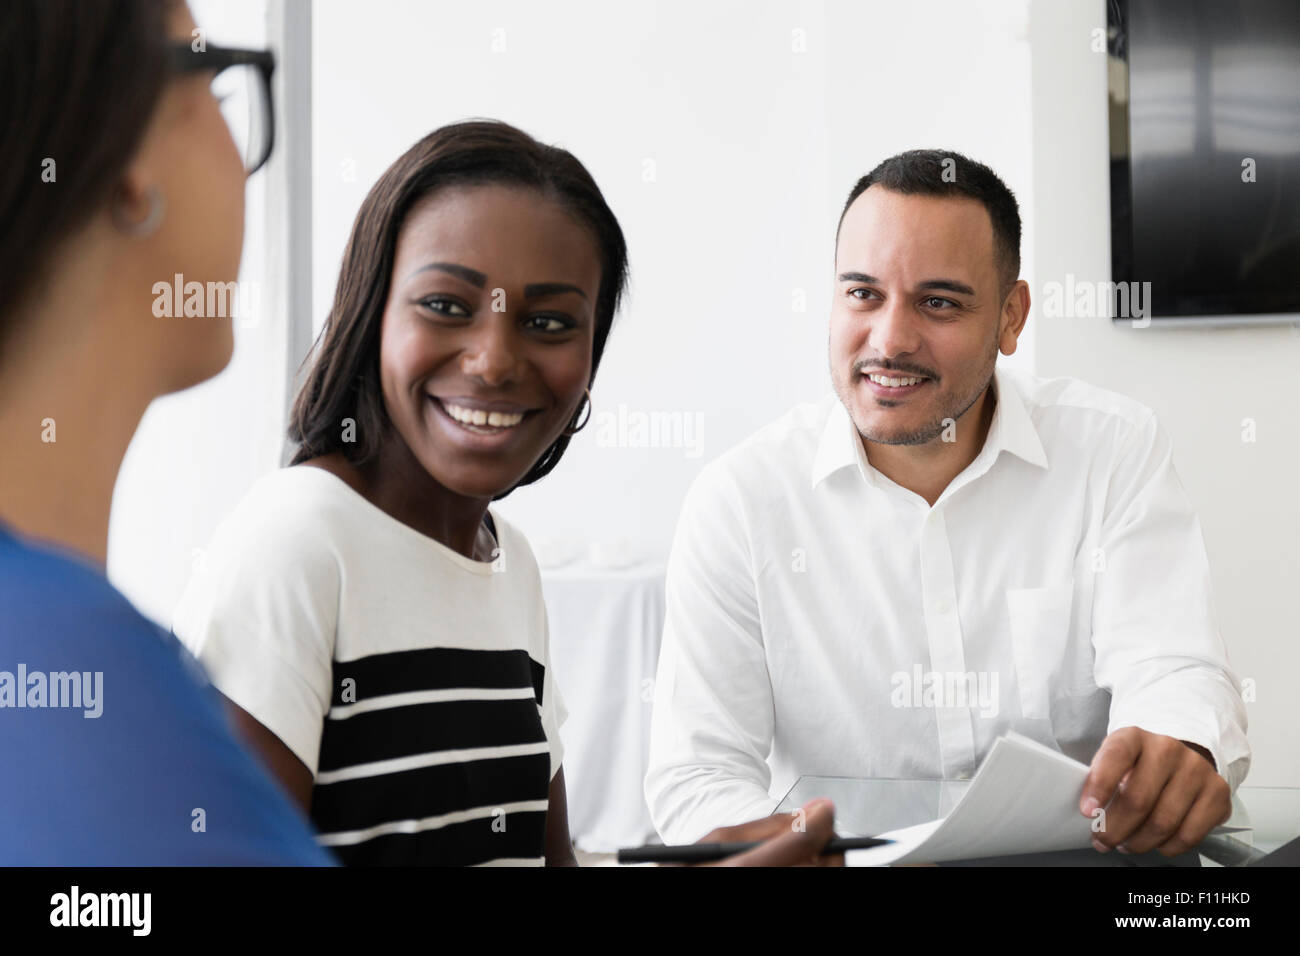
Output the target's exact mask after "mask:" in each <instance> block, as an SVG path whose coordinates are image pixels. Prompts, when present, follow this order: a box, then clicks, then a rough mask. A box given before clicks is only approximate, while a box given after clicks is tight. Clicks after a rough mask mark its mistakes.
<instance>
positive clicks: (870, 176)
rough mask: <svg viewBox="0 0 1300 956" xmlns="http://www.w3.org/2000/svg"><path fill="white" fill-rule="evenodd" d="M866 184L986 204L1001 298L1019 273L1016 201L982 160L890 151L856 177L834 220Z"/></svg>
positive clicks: (952, 154) (936, 152) (938, 153)
mask: <svg viewBox="0 0 1300 956" xmlns="http://www.w3.org/2000/svg"><path fill="white" fill-rule="evenodd" d="M870 186H881V187H882V188H884V189H888V190H889V191H890V192H896V193H902V194H903V195H905V196H957V197H965V198H968V199H976V200H978V201H979V202H980V203H982V204H983V206H984V208H985V209H986V210H988V214H989V219H990V220H991V221H992V223H993V254H994V257H995V259H996V265H997V269H998V275H999V277H1000V278H1001V280H1002V286H1001V289H1000V290H999V292H1000V294H1001V296H1002V297H1003V298H1005V297H1006V294H1007V293H1008V292H1010V291H1011V287H1012V286H1013V285H1015V282H1016V279H1018V278H1019V277H1020V204H1019V203H1017V202H1016V197H1015V194H1014V193H1012V192H1011V190H1010V189H1008V188H1007V184H1006V183H1004V182H1003V181H1002V180H1001V179H999V178H998V174H997V173H995V172H993V170H991V169H989V168H988V167H987V166H985V165H984V164H983V163H978V162H976V161H975V160H973V159H970V158H969V157H966V156H963V155H962V154H961V153H958V152H955V151H953V150H951V149H909V150H908V151H907V152H905V153H899V154H898V155H897V156H890V157H889V158H888V159H886V160H885V161H884V162H882V163H880V164H879V165H878V166H877V167H876V168H875V169H873V170H872V171H871V172H869V173H867V174H866V175H865V176H863V177H862V178H861V179H859V180H858V181H857V182H856V183H855V184H854V185H853V189H852V191H851V192H850V193H849V198H848V199H847V200H845V202H844V208H843V209H842V210H841V211H840V221H839V224H838V225H836V227H835V238H836V241H838V240H839V236H840V226H841V225H843V223H844V216H845V215H846V214H847V213H848V211H849V207H850V206H852V205H853V201H854V200H855V199H857V198H858V197H859V196H861V195H862V194H863V193H864V192H866V191H867V188H868V187H870Z"/></svg>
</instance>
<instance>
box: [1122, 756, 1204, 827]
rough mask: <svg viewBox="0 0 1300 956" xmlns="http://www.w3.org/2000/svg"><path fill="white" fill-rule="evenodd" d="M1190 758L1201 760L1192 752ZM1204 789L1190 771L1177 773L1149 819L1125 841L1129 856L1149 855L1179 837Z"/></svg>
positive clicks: (1163, 792) (1148, 815)
mask: <svg viewBox="0 0 1300 956" xmlns="http://www.w3.org/2000/svg"><path fill="white" fill-rule="evenodd" d="M1187 755H1188V756H1189V757H1193V758H1195V759H1196V760H1198V761H1201V758H1200V757H1198V756H1197V755H1196V754H1194V753H1192V752H1191V751H1190V750H1189V751H1188V752H1187ZM1201 762H1202V763H1204V761H1201ZM1201 786H1202V783H1201V780H1200V779H1199V777H1198V776H1197V775H1196V774H1195V773H1193V772H1191V771H1189V770H1182V771H1179V772H1178V773H1176V774H1174V776H1173V777H1171V778H1170V780H1169V782H1168V783H1167V784H1165V788H1164V789H1163V790H1162V791H1160V797H1159V799H1157V800H1156V803H1155V806H1153V807H1152V808H1151V812H1150V813H1148V814H1147V818H1146V819H1145V820H1143V821H1142V822H1141V823H1140V824H1139V825H1138V827H1137V829H1136V830H1134V831H1133V832H1132V833H1131V834H1130V835H1129V836H1128V838H1127V839H1125V840H1124V842H1123V848H1124V849H1125V850H1126V851H1128V852H1129V853H1146V852H1148V851H1150V850H1154V849H1155V848H1156V847H1158V846H1160V845H1161V844H1162V843H1164V842H1165V841H1166V840H1168V839H1169V838H1170V837H1173V836H1175V835H1176V834H1177V833H1178V831H1179V828H1180V827H1182V826H1183V821H1184V820H1185V819H1186V817H1187V811H1189V810H1190V809H1191V808H1192V805H1193V804H1194V803H1196V799H1197V797H1199V796H1200V793H1201Z"/></svg>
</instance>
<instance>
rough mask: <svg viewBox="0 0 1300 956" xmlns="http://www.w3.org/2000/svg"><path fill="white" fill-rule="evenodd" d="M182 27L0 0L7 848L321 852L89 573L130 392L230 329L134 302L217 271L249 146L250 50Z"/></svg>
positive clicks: (217, 346) (98, 577)
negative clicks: (159, 286) (223, 97)
mask: <svg viewBox="0 0 1300 956" xmlns="http://www.w3.org/2000/svg"><path fill="white" fill-rule="evenodd" d="M194 30H195V25H194V22H193V20H192V19H191V17H190V14H189V11H188V9H187V8H186V7H185V5H184V4H183V3H180V2H166V0H95V2H84V0H83V2H76V0H16V2H13V3H8V4H6V5H5V9H4V14H3V16H2V17H0V77H3V82H2V83H0V86H2V87H3V89H4V90H5V96H4V99H3V105H2V106H0V111H2V112H0V156H2V157H3V163H4V175H3V176H0V222H3V224H4V227H3V229H2V230H0V447H2V448H3V452H2V453H0V767H3V768H4V770H3V772H2V773H0V778H2V782H0V863H3V864H29V865H78V866H86V865H148V864H208V865H216V864H327V863H329V862H331V860H330V858H329V856H328V855H327V854H326V853H324V852H323V851H322V850H321V849H320V848H319V847H318V846H317V844H316V843H315V842H314V840H313V838H312V832H311V829H310V828H309V826H308V825H307V823H306V821H305V820H304V819H303V817H302V815H301V814H300V813H299V812H298V811H297V810H296V809H295V808H294V807H293V806H292V804H291V803H290V802H289V801H288V800H287V799H286V798H285V797H284V795H283V793H282V791H281V790H280V789H279V788H278V787H277V786H276V784H275V783H274V782H273V781H272V780H271V779H270V778H269V777H268V776H267V775H266V773H265V772H264V771H263V770H262V769H261V767H260V766H259V765H258V764H257V763H256V762H255V761H254V760H253V759H252V758H250V757H249V756H248V755H247V754H246V753H245V752H244V751H243V750H242V749H241V747H240V746H239V745H238V743H237V742H236V740H235V739H234V737H233V736H232V735H231V733H230V732H229V730H228V729H227V726H226V724H225V721H224V715H223V713H222V710H221V705H220V703H219V699H218V697H217V695H216V694H215V693H214V692H213V691H212V690H211V688H209V687H205V686H203V684H202V683H201V680H202V674H201V673H200V672H199V669H198V668H197V666H196V665H195V664H194V662H193V660H192V659H190V658H189V657H188V655H187V654H186V652H185V651H184V649H183V648H181V647H180V645H179V644H178V643H177V642H176V640H175V639H174V638H173V637H171V635H169V634H168V633H166V632H165V631H163V630H161V629H160V628H159V627H157V626H156V625H155V624H153V623H151V622H150V621H148V620H147V619H145V618H144V617H143V616H141V615H140V614H139V613H138V612H137V611H136V610H135V609H134V608H133V607H132V606H131V604H130V603H129V602H128V601H127V600H126V598H124V597H123V596H122V595H121V594H120V593H119V592H118V591H117V590H115V589H114V588H113V587H112V585H110V584H109V582H108V580H107V579H106V577H105V575H104V564H105V557H106V551H107V536H108V521H109V504H110V501H111V498H112V493H113V486H114V483H115V481H116V478H117V473H118V469H119V467H120V464H121V461H122V458H123V455H124V454H125V452H126V449H127V445H128V444H129V442H130V440H131V436H132V434H133V433H134V432H135V429H136V427H137V425H138V424H139V421H140V418H141V416H142V415H143V413H144V410H145V408H146V407H147V406H148V405H149V403H150V402H151V401H152V400H153V399H154V398H155V397H157V396H159V395H164V394H167V393H169V392H174V391H177V390H178V389H183V388H187V387H189V386H191V385H194V384H196V383H198V382H201V381H203V380H204V379H207V378H209V377H211V376H213V375H215V374H216V373H217V372H219V371H221V369H222V368H224V367H225V365H226V364H227V362H228V361H229V360H230V357H231V349H232V346H233V335H232V329H231V320H230V318H229V317H216V316H214V317H202V318H200V317H186V318H184V319H172V318H159V317H156V316H155V313H154V310H153V305H154V300H155V294H154V291H153V290H154V285H155V283H156V282H159V281H166V282H170V281H171V279H172V277H173V276H175V275H177V274H181V275H183V276H184V277H185V279H186V280H187V281H197V282H201V283H208V282H219V283H228V282H232V281H233V280H234V279H235V278H236V276H237V274H238V270H239V259H240V249H241V245H242V241H243V208H244V207H243V201H244V181H245V177H246V175H247V173H248V172H249V170H251V169H255V168H256V167H257V166H258V165H260V164H261V163H262V162H263V161H264V160H265V159H266V154H267V152H268V151H269V148H270V142H271V135H270V124H269V120H270V112H269V103H270V100H269V96H268V95H267V78H268V77H269V73H270V69H271V63H272V60H271V57H270V54H268V53H254V52H241V51H233V50H219V49H208V50H206V51H203V50H198V49H195V48H194V47H195V41H194V32H193V31H194ZM199 46H201V44H199ZM214 84H215V85H216V86H217V87H221V86H223V85H224V86H226V87H229V88H230V89H231V90H232V91H233V92H234V93H235V94H236V96H235V97H233V98H228V99H227V101H226V102H225V103H223V104H219V103H218V100H217V98H216V97H215V96H214V93H213V87H214ZM241 92H242V93H243V94H245V99H244V101H242V103H241V101H240V99H239V95H238V94H240V93H241ZM223 105H224V106H225V107H226V109H227V110H228V111H229V113H230V115H231V117H232V118H234V119H235V121H236V124H237V126H238V129H239V131H242V133H243V140H242V142H239V143H237V142H236V141H235V140H234V139H232V130H231V127H230V126H229V125H228V123H227V121H226V120H224V119H223V114H222V106H223ZM259 124H260V125H259Z"/></svg>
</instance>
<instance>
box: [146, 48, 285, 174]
mask: <svg viewBox="0 0 1300 956" xmlns="http://www.w3.org/2000/svg"><path fill="white" fill-rule="evenodd" d="M167 53H168V59H169V61H170V64H171V69H172V72H173V73H176V74H180V75H184V74H187V73H200V72H202V71H204V70H212V71H213V77H214V78H215V77H216V75H217V74H218V73H220V72H221V71H222V70H225V69H228V68H229V67H232V66H253V67H255V68H256V69H257V72H258V74H259V76H261V78H262V90H263V92H265V94H266V125H267V131H266V149H265V150H264V151H263V153H262V155H261V157H259V158H258V160H257V163H256V164H255V165H254V166H252V167H251V168H249V170H248V171H247V173H246V174H245V175H247V176H252V175H253V173H255V172H257V171H258V170H259V169H261V168H262V167H263V166H265V165H266V161H267V160H268V159H270V158H271V152H272V150H273V149H274V148H275V96H274V91H273V89H272V87H271V75H272V74H273V73H274V72H275V53H274V52H272V51H271V50H248V49H241V48H239V47H228V46H208V47H206V48H204V49H202V50H196V49H194V48H193V47H192V46H191V45H190V42H189V41H182V42H180V43H175V44H173V45H172V46H170V47H168V50H167Z"/></svg>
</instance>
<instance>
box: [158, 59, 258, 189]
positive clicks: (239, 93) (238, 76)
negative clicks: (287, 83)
mask: <svg viewBox="0 0 1300 956" xmlns="http://www.w3.org/2000/svg"><path fill="white" fill-rule="evenodd" d="M169 55H170V58H171V67H172V71H173V72H175V73H199V72H202V71H204V70H212V71H214V73H215V74H216V75H215V76H213V78H212V92H213V95H215V96H216V97H217V100H218V101H219V102H220V104H221V114H222V115H223V116H224V117H225V118H226V123H227V125H228V126H229V127H230V135H231V136H233V137H234V139H235V145H236V146H237V147H239V155H240V156H241V157H242V158H243V160H244V169H245V171H246V172H247V174H248V175H250V176H251V175H252V174H253V173H255V172H257V171H258V170H259V169H261V168H262V166H263V165H265V163H266V161H267V159H268V158H269V157H270V155H271V147H272V145H273V144H274V143H275V109H274V107H273V105H272V101H271V74H272V73H273V72H274V71H275V54H274V53H272V52H271V51H270V50H238V49H234V48H232V47H222V46H209V47H207V48H206V49H203V50H195V49H193V48H192V47H191V45H190V43H189V42H188V41H186V42H182V43H177V44H175V45H173V46H172V47H171V48H170V50H169Z"/></svg>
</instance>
